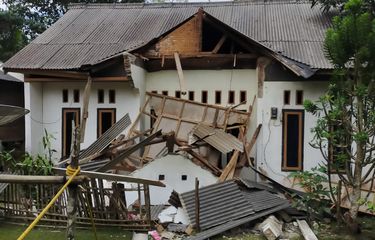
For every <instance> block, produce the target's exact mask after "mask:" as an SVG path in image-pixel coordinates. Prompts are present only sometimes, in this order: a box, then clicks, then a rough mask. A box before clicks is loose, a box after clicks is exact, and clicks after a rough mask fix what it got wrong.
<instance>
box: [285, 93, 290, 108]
mask: <svg viewBox="0 0 375 240" xmlns="http://www.w3.org/2000/svg"><path fill="white" fill-rule="evenodd" d="M289 104H290V91H289V90H285V91H284V105H289Z"/></svg>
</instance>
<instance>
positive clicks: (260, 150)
mask: <svg viewBox="0 0 375 240" xmlns="http://www.w3.org/2000/svg"><path fill="white" fill-rule="evenodd" d="M327 86H328V83H327V82H317V81H314V82H312V81H306V82H305V81H303V82H302V81H301V82H265V83H264V97H263V99H258V109H260V110H259V111H258V113H257V115H258V123H261V124H263V127H262V130H261V132H260V134H259V137H258V139H257V166H258V167H260V168H262V169H263V170H265V171H266V172H267V174H268V176H269V177H271V178H273V179H274V180H276V181H278V182H280V183H282V184H285V185H290V184H291V182H290V181H289V179H288V178H287V176H288V175H289V173H290V172H284V171H281V164H282V157H281V153H282V121H281V117H282V109H303V105H296V104H295V96H296V91H297V90H303V97H304V99H310V100H313V101H316V100H318V98H319V97H320V96H321V95H322V93H323V92H324V90H325V89H326V87H327ZM284 90H290V91H291V99H290V103H291V104H290V105H284V104H283V95H284ZM271 107H277V108H278V118H277V119H276V120H271V119H270V110H271ZM316 120H317V118H316V117H314V116H313V115H312V114H310V113H307V112H305V117H304V148H303V168H304V170H309V169H311V168H312V167H315V166H317V165H318V164H319V163H320V162H321V161H323V158H322V156H321V154H320V151H319V150H318V149H314V148H312V147H311V146H310V145H309V142H310V141H311V140H312V139H313V134H312V133H311V128H312V127H314V126H315V123H316Z"/></svg>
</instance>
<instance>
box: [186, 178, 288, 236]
mask: <svg viewBox="0 0 375 240" xmlns="http://www.w3.org/2000/svg"><path fill="white" fill-rule="evenodd" d="M179 199H180V201H181V204H182V206H183V208H184V209H185V210H186V212H187V214H188V217H189V220H190V223H191V224H192V225H194V224H195V223H196V218H195V191H194V190H193V191H190V192H186V193H182V194H179ZM199 201H200V215H199V216H200V228H201V229H202V230H206V229H209V228H212V227H215V226H218V225H221V224H224V225H227V224H228V223H229V222H231V221H233V220H236V219H241V218H246V217H248V216H252V215H255V216H257V215H258V214H260V213H262V212H263V211H265V210H267V209H275V208H277V207H279V206H280V205H285V207H287V206H289V203H288V201H287V200H285V199H282V198H280V197H278V196H277V195H275V194H272V193H270V192H268V191H265V190H259V189H256V190H250V189H247V188H245V189H241V188H240V187H239V185H238V184H237V183H236V182H235V181H233V180H231V181H226V182H222V183H217V184H213V185H210V186H206V187H203V188H200V189H199Z"/></svg>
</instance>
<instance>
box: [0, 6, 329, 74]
mask: <svg viewBox="0 0 375 240" xmlns="http://www.w3.org/2000/svg"><path fill="white" fill-rule="evenodd" d="M199 8H203V10H204V11H205V12H207V13H208V14H210V15H211V16H213V17H214V18H216V19H218V20H219V21H221V22H223V23H224V24H226V25H228V26H230V27H232V28H233V29H235V30H236V31H238V32H240V33H242V34H243V35H244V36H247V37H248V38H250V39H252V40H255V41H257V42H259V43H261V44H262V45H264V46H266V47H268V48H270V49H272V50H273V51H275V52H279V53H280V54H282V55H283V56H284V57H287V58H289V59H292V60H294V61H298V62H301V63H304V64H306V65H308V66H309V67H311V68H316V69H324V68H332V65H331V64H330V63H329V61H328V60H327V59H326V58H325V57H324V52H323V49H322V45H323V41H324V37H325V31H326V29H327V28H328V27H330V26H331V20H330V19H331V15H330V14H329V13H322V11H321V10H320V8H319V7H315V8H311V3H310V2H304V1H297V2H296V1H266V2H263V1H259V2H257V1H255V2H254V1H252V2H250V1H247V2H224V3H223V2H221V3H220V2H216V3H164V4H87V5H74V6H72V7H71V8H70V10H69V11H68V12H67V13H66V14H65V15H64V16H63V17H62V18H61V19H60V20H59V21H57V22H56V23H55V24H53V25H52V26H51V27H50V28H49V29H47V30H46V31H45V32H44V33H43V34H41V35H40V36H39V37H37V38H36V39H35V40H34V41H32V43H30V44H29V45H28V46H26V47H25V48H24V49H22V50H21V51H20V52H18V53H17V54H16V55H15V56H14V57H12V58H11V59H10V60H9V61H7V62H6V63H5V66H4V67H6V68H8V69H9V70H10V69H79V68H80V67H82V66H84V65H92V64H97V63H99V62H101V61H103V60H105V59H108V58H110V57H112V56H114V55H116V54H120V53H122V52H125V51H131V50H133V49H136V48H138V47H140V46H143V45H145V44H147V43H148V42H150V41H151V40H153V39H155V38H157V37H159V36H161V35H162V34H163V33H166V32H167V31H169V30H171V29H173V28H174V27H176V26H177V25H179V24H181V23H182V22H183V21H185V20H187V19H188V18H189V17H191V16H192V15H193V14H194V13H196V12H197V11H198V9H199ZM77 53H78V54H77Z"/></svg>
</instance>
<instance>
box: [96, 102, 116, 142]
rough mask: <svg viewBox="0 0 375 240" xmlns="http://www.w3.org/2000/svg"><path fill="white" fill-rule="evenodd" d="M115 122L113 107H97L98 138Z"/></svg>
mask: <svg viewBox="0 0 375 240" xmlns="http://www.w3.org/2000/svg"><path fill="white" fill-rule="evenodd" d="M115 122H116V109H115V108H99V109H98V127H97V135H98V138H99V137H100V136H101V135H102V134H103V133H105V132H106V131H107V130H108V129H109V128H110V127H112V125H113V124H115Z"/></svg>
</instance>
